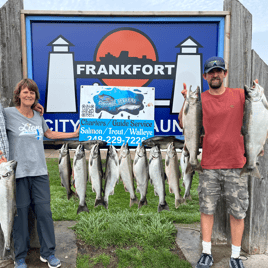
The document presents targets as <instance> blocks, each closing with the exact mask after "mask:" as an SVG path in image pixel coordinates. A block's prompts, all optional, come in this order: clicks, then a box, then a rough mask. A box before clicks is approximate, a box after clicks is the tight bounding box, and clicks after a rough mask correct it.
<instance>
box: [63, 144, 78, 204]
mask: <svg viewBox="0 0 268 268" xmlns="http://www.w3.org/2000/svg"><path fill="white" fill-rule="evenodd" d="M59 172H60V179H61V185H62V186H63V187H65V189H66V192H67V198H68V200H69V199H70V198H71V197H72V196H73V195H74V194H75V193H74V192H73V191H72V189H71V176H72V167H71V159H70V154H69V147H68V143H66V144H63V145H62V147H61V149H60V150H59Z"/></svg>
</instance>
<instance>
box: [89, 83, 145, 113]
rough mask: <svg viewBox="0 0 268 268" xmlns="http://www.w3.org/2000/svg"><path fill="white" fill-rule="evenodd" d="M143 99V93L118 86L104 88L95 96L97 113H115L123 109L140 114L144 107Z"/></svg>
mask: <svg viewBox="0 0 268 268" xmlns="http://www.w3.org/2000/svg"><path fill="white" fill-rule="evenodd" d="M143 100H144V96H143V94H140V93H135V92H134V91H130V90H122V89H120V88H116V87H114V88H112V89H111V90H103V91H101V92H100V93H99V94H97V95H95V96H94V97H93V101H94V102H95V112H96V113H100V112H101V111H106V112H108V113H110V114H113V115H116V114H118V113H120V112H123V111H125V112H127V113H130V114H132V115H138V114H139V112H140V111H141V110H143V109H144V105H143Z"/></svg>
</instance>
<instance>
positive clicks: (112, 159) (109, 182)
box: [104, 145, 119, 209]
mask: <svg viewBox="0 0 268 268" xmlns="http://www.w3.org/2000/svg"><path fill="white" fill-rule="evenodd" d="M118 182H119V159H118V154H117V151H116V149H115V147H114V146H113V145H110V146H109V149H108V152H107V157H106V170H105V186H104V204H105V208H106V209H107V208H108V198H109V195H113V194H114V187H115V185H116V183H118Z"/></svg>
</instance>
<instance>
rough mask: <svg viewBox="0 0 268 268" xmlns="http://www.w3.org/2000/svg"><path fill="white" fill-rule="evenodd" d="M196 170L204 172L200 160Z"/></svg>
mask: <svg viewBox="0 0 268 268" xmlns="http://www.w3.org/2000/svg"><path fill="white" fill-rule="evenodd" d="M195 171H198V172H200V173H203V168H202V166H201V164H200V163H199V162H198V164H197V166H196V168H195Z"/></svg>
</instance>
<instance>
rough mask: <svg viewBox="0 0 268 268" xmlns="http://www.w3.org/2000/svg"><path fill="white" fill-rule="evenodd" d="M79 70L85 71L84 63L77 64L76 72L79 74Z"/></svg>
mask: <svg viewBox="0 0 268 268" xmlns="http://www.w3.org/2000/svg"><path fill="white" fill-rule="evenodd" d="M81 71H85V64H77V74H81Z"/></svg>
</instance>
